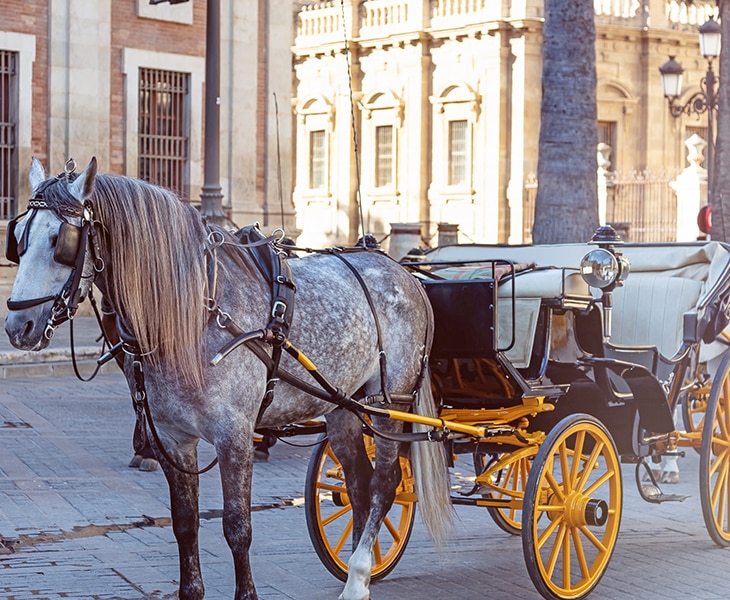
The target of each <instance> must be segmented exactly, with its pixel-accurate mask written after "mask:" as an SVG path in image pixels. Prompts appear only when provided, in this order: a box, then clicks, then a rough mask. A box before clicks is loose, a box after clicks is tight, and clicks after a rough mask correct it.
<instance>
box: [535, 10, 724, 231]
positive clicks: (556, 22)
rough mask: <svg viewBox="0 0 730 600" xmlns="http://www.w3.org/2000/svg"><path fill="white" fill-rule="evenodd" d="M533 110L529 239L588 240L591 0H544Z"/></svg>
mask: <svg viewBox="0 0 730 600" xmlns="http://www.w3.org/2000/svg"><path fill="white" fill-rule="evenodd" d="M727 1H730V0H727ZM540 118H541V122H540V141H539V157H538V161H537V179H538V188H537V197H536V199H535V225H534V227H533V232H532V236H533V240H534V242H535V243H536V244H550V243H561V242H585V241H588V240H589V239H590V238H591V236H592V235H593V232H594V231H595V229H596V227H598V190H597V179H596V171H597V168H598V164H597V160H596V146H597V145H598V127H597V111H596V29H595V22H594V9H593V2H591V0H545V24H544V27H543V66H542V106H541V117H540Z"/></svg>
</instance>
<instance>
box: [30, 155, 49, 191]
mask: <svg viewBox="0 0 730 600" xmlns="http://www.w3.org/2000/svg"><path fill="white" fill-rule="evenodd" d="M45 180H46V170H45V169H44V168H43V163H42V162H41V161H39V160H38V159H37V158H36V157H35V156H34V157H33V158H31V160H30V188H31V189H32V190H34V189H36V188H37V187H38V186H39V185H40V184H41V183H43V182H44V181H45Z"/></svg>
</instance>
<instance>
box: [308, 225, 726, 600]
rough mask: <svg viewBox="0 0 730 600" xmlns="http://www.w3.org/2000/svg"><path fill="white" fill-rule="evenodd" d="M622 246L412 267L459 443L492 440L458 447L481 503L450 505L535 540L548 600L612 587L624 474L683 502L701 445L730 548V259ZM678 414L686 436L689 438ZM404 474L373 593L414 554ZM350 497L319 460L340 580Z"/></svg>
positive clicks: (325, 522)
mask: <svg viewBox="0 0 730 600" xmlns="http://www.w3.org/2000/svg"><path fill="white" fill-rule="evenodd" d="M612 234H613V232H612V231H611V230H610V229H607V228H604V229H601V230H599V232H597V236H596V238H595V242H596V243H595V245H587V244H563V245H552V246H541V247H530V246H524V247H507V246H484V245H464V246H456V245H455V246H446V247H440V248H436V249H434V250H432V251H430V252H428V253H427V254H426V256H425V260H424V261H423V262H417V263H409V264H407V265H406V266H407V267H408V268H409V269H411V270H412V271H413V272H414V274H415V276H417V277H419V278H420V279H421V281H422V282H423V285H424V286H425V288H426V290H427V292H428V296H429V298H430V300H431V304H432V306H433V309H434V313H435V324H436V335H435V340H434V345H433V348H432V351H431V357H430V363H431V371H432V385H433V387H434V390H435V392H436V397H437V399H438V400H439V407H440V410H439V416H440V417H441V418H442V419H444V428H445V429H448V428H449V427H452V426H453V424H454V423H460V424H467V425H470V426H473V427H476V428H479V427H482V428H483V430H482V431H479V432H478V433H476V434H474V433H472V434H465V433H456V434H452V435H450V436H449V439H448V441H447V442H446V444H447V446H448V449H449V454H450V455H451V456H453V457H454V458H455V459H456V458H457V457H458V460H464V457H466V459H467V461H469V462H471V463H473V466H474V469H475V471H474V473H475V477H474V479H473V486H471V489H467V490H466V491H461V492H459V493H458V494H454V495H453V496H452V502H453V503H454V504H460V505H471V506H481V507H486V508H487V509H488V511H489V513H490V514H491V516H492V518H493V519H494V521H495V523H496V524H497V525H498V526H499V527H500V528H502V529H503V530H504V531H506V532H508V533H511V534H514V535H522V541H523V550H524V556H525V560H526V563H527V568H528V571H529V573H530V576H531V578H532V580H533V582H534V584H535V586H536V587H537V589H538V590H539V591H540V593H541V594H542V595H543V596H544V597H546V598H580V597H583V596H585V595H586V594H588V593H589V592H590V591H591V590H592V589H593V588H594V587H595V585H596V584H597V583H598V581H599V580H600V578H601V576H602V575H603V573H604V571H605V569H606V567H607V565H608V562H609V559H610V557H611V554H612V552H613V550H614V546H615V542H616V538H617V534H618V530H619V524H620V520H621V510H622V486H623V484H622V477H621V463H633V464H635V465H636V467H635V473H636V477H635V479H636V484H637V487H638V491H639V493H640V495H641V496H642V498H643V499H644V500H646V501H648V502H652V503H661V502H667V501H681V500H684V499H685V498H686V497H685V496H677V495H673V494H667V493H664V492H663V491H662V489H661V488H660V485H659V482H658V481H657V477H656V475H655V472H656V470H657V469H656V465H658V464H659V463H660V461H661V459H662V458H664V457H676V456H681V455H682V454H683V452H684V448H687V447H692V448H694V449H695V450H696V451H697V452H699V453H700V455H701V462H700V465H701V470H700V495H701V501H702V510H703V515H704V518H705V522H706V526H707V530H708V532H709V533H710V536H711V537H712V539H713V540H714V541H715V542H716V543H717V544H719V545H721V546H727V545H730V520H729V517H730V481H729V479H728V477H729V476H730V463H729V462H728V461H729V460H730V447H729V446H728V444H729V443H730V417H729V416H728V402H730V400H729V396H730V356H726V354H725V350H726V349H727V347H728V345H727V341H726V340H727V338H726V336H725V334H724V333H723V331H722V330H723V328H724V326H725V325H727V315H726V303H727V299H728V289H729V286H730V248H728V246H726V245H724V244H720V243H718V242H707V243H692V244H627V245H623V244H621V243H620V242H619V243H616V239H615V238H614V237H612ZM629 265H630V271H631V276H630V277H627V276H628V274H629ZM678 407H679V408H682V409H683V414H684V415H685V419H684V420H685V423H688V424H689V425H690V427H688V428H687V430H686V431H679V430H678V428H677V427H676V426H675V423H674V421H675V419H674V415H675V409H677V408H678ZM705 413H706V414H707V415H708V416H709V418H706V419H705V418H704V417H705ZM686 415H691V418H687V416H686ZM698 416H699V417H700V418H698ZM698 424H699V427H698ZM402 466H403V473H404V476H403V481H402V483H401V486H400V487H399V490H398V495H397V496H396V501H395V504H394V508H393V509H392V511H391V515H390V519H389V521H388V522H387V527H386V528H384V530H383V531H382V532H381V534H380V536H381V539H380V546H379V554H378V555H377V556H376V560H375V566H374V569H373V577H374V578H380V577H384V576H385V575H387V574H388V573H389V572H390V571H391V570H392V569H393V568H394V566H395V564H396V563H397V561H398V560H399V558H400V557H401V556H402V554H403V551H404V550H405V546H406V544H407V542H408V539H409V535H410V531H411V527H412V523H413V518H414V517H413V510H412V509H413V507H412V504H413V502H414V501H415V498H414V494H413V488H412V473H411V471H410V468H409V465H408V463H407V461H406V460H405V459H403V465H402ZM346 498H347V496H346V482H345V481H344V479H343V477H342V471H341V469H339V468H338V462H337V459H336V457H335V456H334V455H333V454H332V453H331V451H329V450H328V449H327V448H326V447H323V448H320V449H318V450H317V451H315V453H314V455H313V457H312V460H311V464H310V468H309V472H308V474H307V496H306V500H307V519H308V525H309V530H310V535H311V537H312V540H313V543H314V547H315V549H316V550H317V552H318V554H319V556H320V558H321V559H322V561H323V563H324V564H325V565H326V566H327V568H328V569H329V570H330V571H331V572H332V573H333V574H335V575H336V576H338V577H340V578H343V579H344V578H345V576H346V562H345V560H346V559H345V555H346V554H347V553H348V552H349V547H348V545H347V544H346V543H345V540H346V539H347V537H348V534H349V513H348V511H347V501H346ZM343 499H344V500H343Z"/></svg>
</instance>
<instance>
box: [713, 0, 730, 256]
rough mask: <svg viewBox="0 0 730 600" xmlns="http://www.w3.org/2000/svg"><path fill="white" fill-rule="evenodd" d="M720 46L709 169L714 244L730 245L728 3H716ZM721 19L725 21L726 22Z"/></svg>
mask: <svg viewBox="0 0 730 600" xmlns="http://www.w3.org/2000/svg"><path fill="white" fill-rule="evenodd" d="M718 5H719V7H720V19H719V21H720V27H722V42H723V43H722V46H721V48H720V84H719V90H718V100H717V141H716V142H715V157H714V159H715V160H714V165H713V169H712V179H713V181H712V182H711V190H712V197H711V198H710V204H711V206H712V232H711V234H710V235H711V237H712V239H713V240H720V241H722V242H730V0H718ZM723 17H728V18H727V19H725V18H723Z"/></svg>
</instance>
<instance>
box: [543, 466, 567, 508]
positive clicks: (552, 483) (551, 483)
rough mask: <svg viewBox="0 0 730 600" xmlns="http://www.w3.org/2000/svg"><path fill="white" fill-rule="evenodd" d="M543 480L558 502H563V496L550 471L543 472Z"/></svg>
mask: <svg viewBox="0 0 730 600" xmlns="http://www.w3.org/2000/svg"><path fill="white" fill-rule="evenodd" d="M545 480H546V481H547V482H548V485H549V486H550V489H551V490H552V491H553V493H554V494H555V496H556V497H557V499H558V501H559V502H565V494H564V493H563V490H562V488H561V486H560V484H559V483H558V482H557V481H556V480H555V477H553V474H552V473H551V472H550V471H545Z"/></svg>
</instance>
